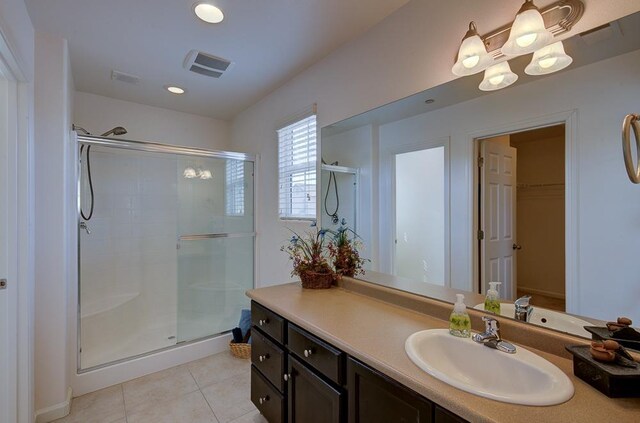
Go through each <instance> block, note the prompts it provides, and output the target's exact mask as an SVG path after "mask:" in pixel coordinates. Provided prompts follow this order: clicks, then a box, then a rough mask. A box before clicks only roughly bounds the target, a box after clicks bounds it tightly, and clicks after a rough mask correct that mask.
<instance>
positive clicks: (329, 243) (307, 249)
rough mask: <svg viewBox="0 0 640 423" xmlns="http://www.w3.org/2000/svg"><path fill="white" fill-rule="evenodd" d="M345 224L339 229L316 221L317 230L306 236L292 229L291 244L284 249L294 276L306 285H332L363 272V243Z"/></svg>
mask: <svg viewBox="0 0 640 423" xmlns="http://www.w3.org/2000/svg"><path fill="white" fill-rule="evenodd" d="M342 223H343V225H342V226H341V227H340V228H339V229H338V230H337V231H332V230H328V229H320V228H318V227H317V225H316V224H315V223H313V224H312V225H311V226H312V227H314V228H315V231H313V232H307V233H306V234H305V235H304V236H300V235H298V234H297V233H296V232H294V231H292V232H293V236H292V237H291V239H290V240H289V243H288V244H287V245H286V246H283V247H281V248H280V251H284V252H286V253H287V254H288V255H289V259H291V260H292V261H293V270H292V271H291V276H299V277H300V280H301V281H302V287H303V288H330V287H331V285H332V284H333V282H334V281H335V280H337V279H338V278H339V277H341V276H355V275H357V274H359V273H362V265H363V264H364V263H365V261H366V260H365V259H363V258H361V257H360V254H359V252H358V248H361V246H362V243H361V242H360V240H359V239H358V236H357V235H356V233H355V232H354V231H353V230H351V229H348V228H347V227H346V226H345V225H344V223H345V221H344V220H343V222H342Z"/></svg>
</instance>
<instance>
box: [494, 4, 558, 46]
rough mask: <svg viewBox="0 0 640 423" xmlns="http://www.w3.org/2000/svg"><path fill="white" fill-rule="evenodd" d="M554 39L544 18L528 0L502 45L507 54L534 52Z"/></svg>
mask: <svg viewBox="0 0 640 423" xmlns="http://www.w3.org/2000/svg"><path fill="white" fill-rule="evenodd" d="M552 39H553V34H552V33H551V32H550V31H549V30H548V29H547V28H545V26H544V19H543V18H542V15H541V14H540V11H539V10H538V8H537V7H536V6H535V5H534V4H533V1H532V0H526V1H525V2H524V4H523V5H522V7H521V8H520V10H519V11H518V14H517V15H516V19H515V20H514V21H513V25H511V31H510V32H509V39H508V40H507V42H506V43H505V44H504V45H503V46H502V49H501V51H502V53H503V54H504V55H506V56H519V55H521V54H528V53H533V52H534V51H536V50H538V49H540V48H542V47H544V46H545V45H547V44H548V43H549V42H550V41H551V40H552Z"/></svg>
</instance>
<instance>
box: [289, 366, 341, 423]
mask: <svg viewBox="0 0 640 423" xmlns="http://www.w3.org/2000/svg"><path fill="white" fill-rule="evenodd" d="M289 376H290V377H289V378H288V379H289V423H342V422H344V420H345V419H344V414H345V405H346V395H345V393H344V392H342V391H340V390H338V389H336V388H334V387H333V386H331V385H330V384H329V383H328V382H325V381H324V380H322V379H321V378H320V376H318V375H316V374H315V373H314V372H313V371H312V370H309V369H308V368H307V367H306V366H305V365H304V364H302V363H300V362H299V361H298V360H296V359H295V358H293V357H292V356H289Z"/></svg>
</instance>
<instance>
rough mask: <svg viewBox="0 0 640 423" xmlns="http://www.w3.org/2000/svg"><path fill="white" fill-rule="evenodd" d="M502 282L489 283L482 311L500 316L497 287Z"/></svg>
mask: <svg viewBox="0 0 640 423" xmlns="http://www.w3.org/2000/svg"><path fill="white" fill-rule="evenodd" d="M500 284H502V282H489V290H488V291H487V297H486V298H485V300H484V310H485V311H489V312H491V313H495V314H498V315H499V314H500V294H498V285H500Z"/></svg>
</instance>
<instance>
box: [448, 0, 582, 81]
mask: <svg viewBox="0 0 640 423" xmlns="http://www.w3.org/2000/svg"><path fill="white" fill-rule="evenodd" d="M583 13H584V3H583V2H582V0H557V1H555V2H554V3H551V4H550V5H548V6H546V7H544V8H542V9H538V8H537V7H536V6H535V5H534V4H533V0H525V2H524V4H523V5H522V7H521V8H520V10H519V11H518V13H517V15H516V18H515V21H513V23H510V24H507V25H505V26H502V27H500V28H498V29H496V30H494V31H492V32H490V33H488V34H486V35H479V34H478V31H477V28H476V24H475V23H474V22H471V23H470V24H469V30H468V31H467V33H466V35H465V36H464V38H463V39H462V43H461V45H460V48H459V51H458V55H457V56H456V59H455V64H454V65H453V67H452V69H451V71H452V72H453V74H454V75H456V76H467V75H473V74H475V73H478V72H480V71H481V70H485V77H484V80H483V81H482V83H481V84H480V89H481V90H485V91H493V90H496V89H500V88H504V87H507V86H509V85H511V84H513V83H514V82H515V81H516V80H517V79H518V76H517V75H516V74H514V73H513V72H512V71H511V69H510V67H509V64H508V63H506V62H504V60H505V59H506V57H508V58H509V59H511V58H513V57H516V56H521V55H524V54H529V53H534V55H533V59H532V61H531V63H530V64H529V66H527V69H526V70H525V72H526V73H527V74H529V75H545V74H548V73H552V72H557V71H559V70H561V69H564V68H566V67H567V66H569V65H570V64H571V62H572V61H573V59H571V57H570V56H568V55H567V54H566V53H565V52H564V46H563V45H562V42H554V41H553V38H554V37H557V36H558V35H560V34H564V33H565V32H567V31H570V30H571V28H572V27H573V25H575V23H576V22H578V21H579V20H580V18H581V17H582V14H583Z"/></svg>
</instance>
